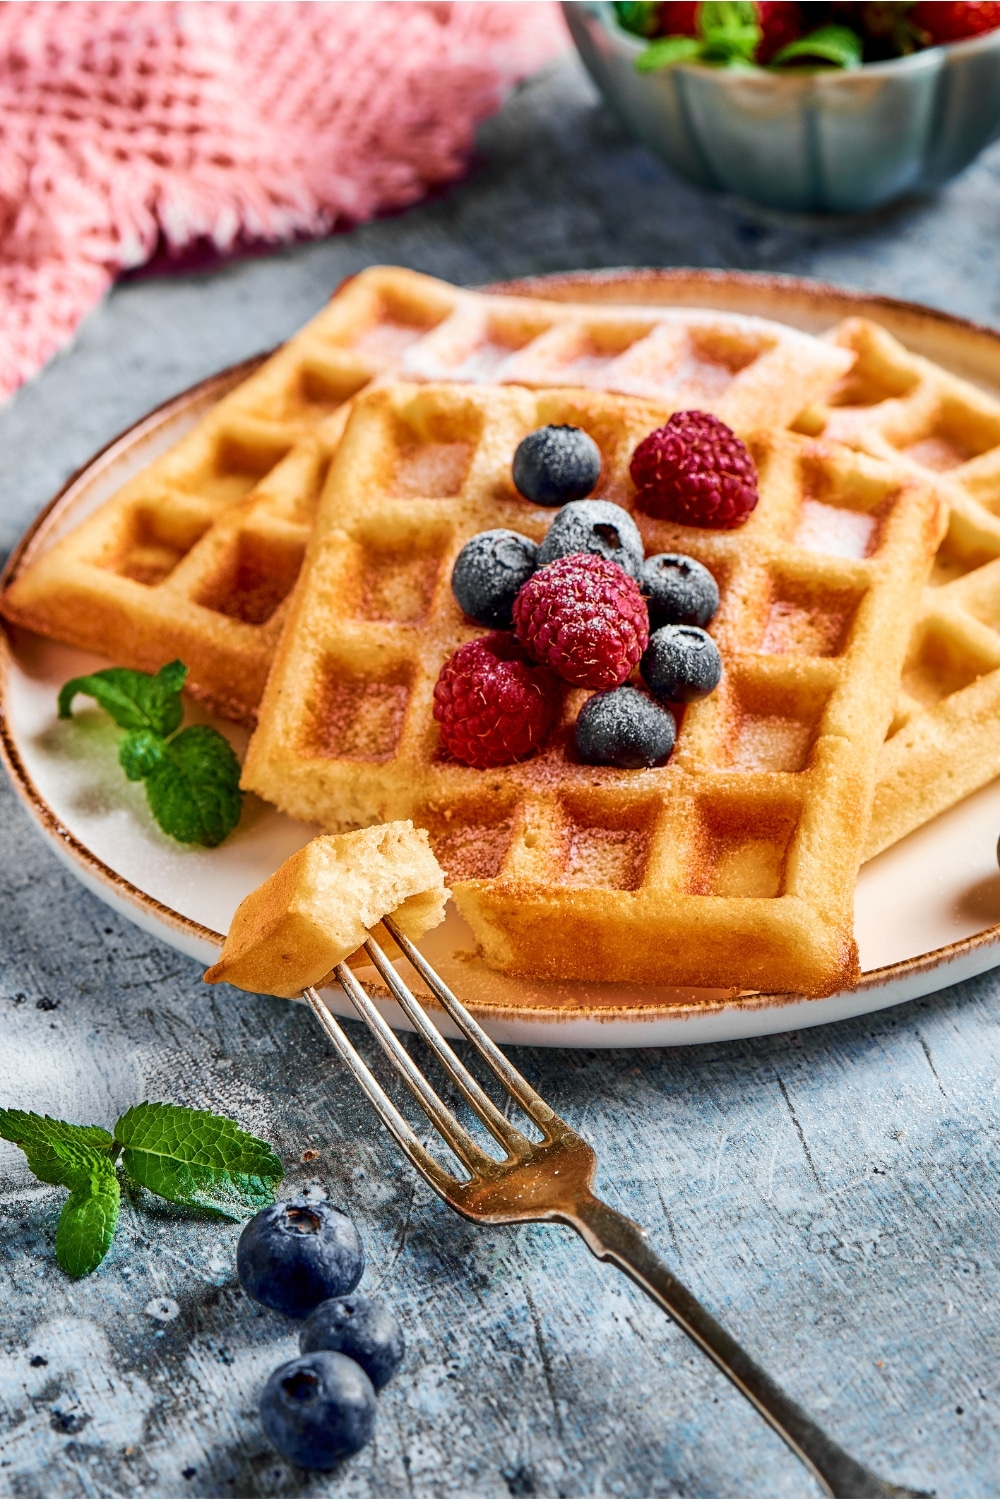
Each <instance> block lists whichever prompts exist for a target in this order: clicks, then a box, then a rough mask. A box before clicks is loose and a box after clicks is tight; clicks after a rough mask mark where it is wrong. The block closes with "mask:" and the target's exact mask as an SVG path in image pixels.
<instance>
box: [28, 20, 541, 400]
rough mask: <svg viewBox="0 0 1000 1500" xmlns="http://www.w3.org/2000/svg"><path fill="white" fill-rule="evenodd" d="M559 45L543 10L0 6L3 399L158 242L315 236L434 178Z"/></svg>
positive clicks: (455, 163) (448, 169)
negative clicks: (119, 275) (510, 90)
mask: <svg viewBox="0 0 1000 1500" xmlns="http://www.w3.org/2000/svg"><path fill="white" fill-rule="evenodd" d="M564 44H565V36H564V33H563V31H562V24H561V21H560V19H559V16H558V12H557V10H556V7H555V5H554V4H550V3H549V0H531V3H514V4H509V3H492V0H482V3H418V0H398V3H387V0H377V3H369V4H364V3H334V4H330V3H323V0H318V3H285V4H225V3H205V0H200V3H198V0H187V3H184V0H149V3H145V4H143V3H119V0H112V3H75V4H67V3H47V0H43V3H25V0H10V3H7V4H0V395H6V394H9V392H11V391H12V390H14V389H15V388H16V387H17V386H18V385H19V384H20V383H21V382H22V381H23V380H25V379H26V378H27V376H29V375H30V374H31V373H32V372H33V371H34V370H36V369H37V368H38V367H39V366H40V365H41V364H42V363H43V362H44V361H45V360H46V359H47V358H48V357H49V356H50V355H51V354H53V353H54V352H55V351H56V350H57V349H59V348H60V347H61V346H62V345H63V344H65V343H66V342H67V340H68V339H69V338H70V337H71V336H72V333H73V331H74V329H75V328H76V326H77V324H78V323H79V321H80V319H81V318H82V317H83V315H84V314H85V313H86V312H87V311H88V310H89V309H90V308H91V307H92V306H93V305H94V304H95V303H96V302H97V301H98V300H99V299H100V297H101V296H102V295H103V294H104V292H105V291H106V290H107V287H108V286H109V284H110V282H111V281H112V279H113V278H114V276H115V274H116V272H117V271H119V270H121V269H122V268H125V267H129V266H136V265H141V264H142V262H143V261H145V260H147V259H148V258H149V256H150V255H151V254H152V253H153V250H154V249H155V248H156V246H157V244H158V242H159V240H160V237H161V235H162V237H163V238H164V239H165V241H166V242H167V244H168V245H169V246H170V247H171V248H175V249H181V248H183V247H184V246H186V245H190V244H191V243H192V242H195V241H198V240H202V239H207V240H209V241H211V242H212V243H213V244H214V245H215V246H216V247H218V249H219V250H222V251H225V250H228V249H231V248H232V247H233V246H234V245H235V244H236V243H237V242H238V241H246V240H265V241H282V240H289V239H292V238H294V237H296V236H301V235H319V234H325V233H327V232H328V231H329V230H331V229H332V228H334V227H335V226H337V225H340V224H344V223H351V222H353V223H357V222H360V221H362V220H365V219H369V218H371V217H373V216H374V215H375V214H377V213H380V212H384V211H386V210H389V209H398V208H403V207H405V206H406V205H407V204H410V203H414V202H415V201H416V200H417V199H419V198H420V197H422V196H423V195H424V194H425V193H426V192H427V191H428V190H429V189H431V188H433V187H436V186H438V185H440V184H442V183H445V182H448V181H450V180H451V179H453V178H454V177H456V176H457V175H458V174H459V173H460V172H461V171H462V169H463V166H464V164H465V162H466V161H467V159H468V155H469V151H470V148H471V146H472V141H473V134H474V130H475V127H476V125H477V124H478V123H479V122H480V121H481V120H483V119H485V118H486V117H487V116H488V115H489V114H491V113H492V112H493V111H494V110H496V109H497V108H498V107H499V104H500V103H501V101H502V99H503V96H504V93H505V91H506V90H507V89H508V88H509V87H510V86H511V85H512V84H513V83H515V82H516V81H517V80H518V79H520V78H522V77H524V76H526V75H527V74H528V73H531V72H532V71H534V70H535V69H536V68H538V67H540V66H541V65H542V64H543V63H545V62H547V61H548V60H549V59H550V58H551V57H552V56H554V55H555V53H556V52H558V51H559V50H560V48H561V47H562V46H563V45H564Z"/></svg>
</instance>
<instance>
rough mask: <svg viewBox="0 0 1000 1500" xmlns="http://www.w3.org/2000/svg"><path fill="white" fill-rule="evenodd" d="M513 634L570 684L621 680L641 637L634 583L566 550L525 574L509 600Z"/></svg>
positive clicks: (640, 605) (644, 626) (642, 644)
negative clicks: (552, 559) (523, 581)
mask: <svg viewBox="0 0 1000 1500" xmlns="http://www.w3.org/2000/svg"><path fill="white" fill-rule="evenodd" d="M514 632H515V634H516V635H517V638H518V640H519V641H520V642H521V644H522V646H523V647H524V648H525V650H526V651H527V652H528V655H529V656H533V657H534V658H535V660H536V661H540V662H543V663H544V664H545V665H546V666H548V667H551V668H552V670H553V671H554V672H558V673H559V676H560V677H564V678H565V679H566V681H567V682H572V683H574V684H575V685H576V686H577V687H588V688H612V687H617V686H618V685H619V683H622V682H624V681H625V679H626V677H628V675H629V673H630V672H631V671H632V669H633V667H634V666H635V665H636V664H637V662H638V661H639V658H640V657H641V656H642V653H643V652H644V651H645V649H646V645H647V643H648V641H649V617H648V615H647V613H646V603H645V600H644V599H643V597H642V594H641V593H640V592H639V585H638V584H637V583H636V581H635V579H634V578H630V577H629V575H628V574H627V573H626V572H625V570H624V568H620V567H619V566H618V564H617V563H613V562H608V560H607V559H606V558H603V557H595V556H594V554H593V553H592V552H572V553H570V555H569V556H568V557H559V558H557V559H556V561H555V562H552V563H549V564H548V565H547V566H546V567H544V568H539V570H538V572H537V573H535V574H533V575H532V577H531V578H529V579H528V581H527V583H526V584H525V585H524V587H523V588H522V589H521V592H520V593H519V594H518V596H517V598H516V599H515V600H514Z"/></svg>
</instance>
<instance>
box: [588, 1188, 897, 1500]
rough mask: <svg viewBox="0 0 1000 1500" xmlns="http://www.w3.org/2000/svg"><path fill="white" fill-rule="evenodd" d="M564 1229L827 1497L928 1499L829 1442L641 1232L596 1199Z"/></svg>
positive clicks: (589, 1202) (623, 1216)
mask: <svg viewBox="0 0 1000 1500" xmlns="http://www.w3.org/2000/svg"><path fill="white" fill-rule="evenodd" d="M562 1217H563V1216H562V1215H560V1218H562ZM564 1222H565V1223H568V1224H570V1225H571V1226H572V1227H573V1228H574V1229H575V1230H576V1231H577V1233H578V1234H580V1235H581V1236H582V1238H583V1240H584V1242H585V1243H586V1245H587V1248H588V1249H589V1250H590V1251H591V1253H592V1254H594V1255H596V1256H597V1258H598V1260H609V1261H612V1262H613V1263H614V1265H616V1266H617V1267H618V1269H619V1270H620V1271H624V1272H625V1275H626V1276H628V1277H630V1278H631V1279H632V1281H634V1282H635V1283H636V1285H637V1286H640V1287H641V1288H642V1290H643V1291H644V1292H645V1293H646V1294H647V1296H649V1297H652V1299H653V1301H654V1302H658V1303H659V1305H660V1306H661V1307H662V1308H663V1310H664V1312H666V1313H669V1315H670V1316H671V1317H672V1318H673V1320H674V1321H675V1323H677V1324H678V1325H679V1327H681V1328H682V1329H683V1330H684V1332H685V1333H686V1334H687V1336H688V1338H690V1339H693V1340H694V1342H695V1343H696V1344H697V1345H698V1346H699V1348H701V1349H702V1350H703V1351H704V1352H705V1353H706V1354H707V1355H708V1357H709V1359H711V1360H713V1361H714V1362H715V1364H716V1365H717V1366H718V1367H719V1369H720V1370H721V1371H722V1373H723V1375H725V1376H726V1377H727V1378H728V1379H729V1380H731V1381H732V1383H733V1385H735V1387H736V1389H737V1390H738V1391H740V1393H741V1394H742V1395H744V1396H745V1397H746V1398H747V1400H748V1401H752V1402H753V1404H754V1406H755V1407H756V1408H757V1410H758V1411H759V1412H760V1414H761V1416H762V1417H763V1418H764V1420H765V1421H766V1422H769V1423H770V1425H771V1426H772V1427H773V1428H774V1430H775V1432H776V1433H777V1434H778V1436H779V1437H780V1438H783V1439H784V1441H785V1442H786V1443H787V1444H788V1446H789V1448H791V1450H792V1452H793V1453H794V1454H796V1456H797V1457H798V1458H800V1459H801V1460H802V1462H803V1463H804V1464H805V1465H806V1467H807V1468H808V1469H811V1470H812V1472H813V1474H814V1475H815V1476H816V1479H817V1480H818V1482H819V1483H820V1485H821V1486H822V1487H823V1490H824V1491H825V1492H826V1494H828V1495H838V1496H850V1497H858V1500H860V1497H863V1496H893V1495H912V1496H921V1495H923V1493H924V1492H923V1491H922V1490H907V1489H900V1488H898V1487H897V1486H896V1485H894V1484H889V1483H888V1481H887V1480H884V1479H880V1478H879V1477H878V1475H877V1474H873V1473H872V1472H871V1470H870V1469H866V1468H865V1467H864V1465H863V1464H859V1463H858V1462H857V1461H856V1460H855V1459H853V1458H852V1457H851V1456H850V1454H849V1453H845V1452H844V1450H843V1448H841V1447H840V1446H839V1445H838V1444H837V1443H835V1442H834V1441H833V1439H832V1438H831V1437H828V1436H827V1434H826V1433H825V1432H824V1431H823V1429H822V1428H821V1427H818V1426H817V1425H816V1423H815V1422H814V1421H813V1420H812V1418H811V1417H809V1416H807V1414H806V1413H805V1412H804V1411H803V1410H802V1408H801V1406H799V1405H798V1403H797V1402H795V1401H793V1400H792V1399H791V1398H790V1397H789V1396H786V1395H785V1393H784V1391H783V1390H782V1389H781V1387H780V1386H778V1385H776V1384H775V1382H774V1381H773V1380H772V1379H771V1377H770V1375H768V1374H767V1372H766V1371H765V1370H763V1369H761V1367H760V1365H759V1364H758V1363H757V1361H756V1360H754V1359H751V1357H750V1355H749V1354H748V1353H747V1352H746V1350H745V1349H743V1348H741V1346H740V1345H739V1344H738V1343H737V1342H736V1340H735V1339H734V1338H733V1337H732V1335H731V1334H729V1333H727V1332H726V1330H725V1329H724V1328H723V1326H722V1324H721V1323H718V1322H716V1320H715V1318H713V1317H712V1314H711V1313H710V1312H709V1311H708V1309H707V1308H705V1307H702V1305H701V1303H700V1302H699V1301H698V1299H697V1297H695V1296H694V1295H693V1293H691V1292H689V1291H688V1289H687V1287H686V1286H685V1285H684V1283H683V1282H681V1281H678V1279H677V1277H676V1276H675V1275H674V1273H673V1272H672V1271H671V1270H670V1268H669V1267H668V1266H667V1265H666V1263H665V1262H664V1261H662V1260H661V1259H660V1257H659V1256H658V1255H657V1254H656V1251H655V1250H653V1248H652V1247H651V1245H650V1243H649V1237H648V1235H647V1234H646V1231H645V1230H644V1229H643V1228H641V1226H640V1225H638V1224H636V1223H634V1222H633V1221H632V1220H631V1219H627V1218H626V1217H625V1215H624V1214H620V1213H618V1212H617V1211H616V1210H615V1209H613V1208H609V1206H608V1205H607V1204H606V1203H602V1202H601V1200H600V1199H599V1198H594V1197H589V1198H584V1199H583V1200H582V1201H580V1202H579V1203H578V1204H577V1205H576V1209H575V1211H574V1213H573V1214H572V1215H567V1216H566V1217H565V1219H564Z"/></svg>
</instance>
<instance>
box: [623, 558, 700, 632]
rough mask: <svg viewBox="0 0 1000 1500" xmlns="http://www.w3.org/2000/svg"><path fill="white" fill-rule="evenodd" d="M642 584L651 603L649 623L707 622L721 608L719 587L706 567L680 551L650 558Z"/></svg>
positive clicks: (647, 599) (648, 602) (653, 625)
mask: <svg viewBox="0 0 1000 1500" xmlns="http://www.w3.org/2000/svg"><path fill="white" fill-rule="evenodd" d="M639 586H640V588H641V589H642V592H643V594H644V595H645V596H646V603H647V604H648V605H649V625H650V629H651V630H656V629H658V627H659V626H660V625H707V624H708V623H709V621H710V620H711V619H712V617H713V615H714V614H715V612H716V610H717V609H718V607H719V586H718V584H717V583H716V581H715V579H714V578H713V577H712V575H711V573H710V572H709V571H708V569H707V568H705V567H703V566H702V564H701V563H700V562H695V560H694V558H693V557H685V556H684V555H683V554H682V553H680V552H658V553H657V554H656V556H655V557H647V558H646V561H645V562H644V563H643V565H642V569H641V571H640V573H639Z"/></svg>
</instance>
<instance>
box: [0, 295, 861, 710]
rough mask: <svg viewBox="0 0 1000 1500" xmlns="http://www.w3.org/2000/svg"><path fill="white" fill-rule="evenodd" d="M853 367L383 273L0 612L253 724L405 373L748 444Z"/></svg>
mask: <svg viewBox="0 0 1000 1500" xmlns="http://www.w3.org/2000/svg"><path fill="white" fill-rule="evenodd" d="M853 357H854V356H853V354H852V353H850V352H848V351H845V350H843V349H839V348H836V347H834V346H832V345H830V344H829V343H824V342H823V341H822V340H819V339H815V338H811V337H810V336H808V335H806V334H802V333H798V332H796V331H795V330H794V329H791V328H786V327H784V326H783V325H781V324H778V323H772V322H768V321H766V320H764V319H759V318H747V317H740V316H738V315H736V314H729V313H719V312H711V311H708V310H705V309H701V310H696V309H689V308H669V307H663V308H642V307H629V308H616V307H608V306H606V305H601V306H596V305H595V306H577V305H574V304H571V303H559V302H543V301H539V300H530V299H524V298H514V297H504V296H500V295H488V294H485V293H479V292H471V291H464V290H461V289H459V288H457V287H453V286H449V285H448V284H447V283H446V282H442V281H436V280H435V279H434V278H432V277H429V276H421V275H419V274H417V273H416V272H412V271H407V270H402V269H400V268H397V267H391V266H381V267H372V268H370V269H369V270H367V271H363V272H362V273H361V274H360V275H358V276H355V277H353V278H352V279H351V280H350V281H348V282H347V283H345V285H344V286H343V287H342V288H341V289H340V291H338V292H337V293H336V294H335V296H334V297H333V299H332V300H331V302H330V303H329V305H328V306H327V307H326V308H324V309H323V311H322V312H321V313H319V314H318V316H317V317H315V318H314V319H313V320H312V322H310V323H308V324H307V325H306V327H305V328H303V329H302V331H301V332H300V333H298V334H296V335H295V337H294V338H292V339H291V340H290V341H289V342H288V343H287V344H286V345H285V346H284V347H283V348H282V349H281V350H279V351H278V353H277V354H275V355H273V356H272V357H271V358H270V359H268V360H267V361H266V362H265V363H264V364H263V365H261V366H260V368H259V369H257V370H256V371H255V372H254V373H253V374H252V375H251V376H250V377H249V378H248V379H246V380H244V381H242V382H241V383H240V384H239V385H237V386H236V388H235V389H233V390H232V391H230V392H229V393H228V395H226V396H225V397H224V398H223V399H222V400H221V401H220V402H219V403H218V404H217V405H216V406H214V407H213V408H212V409H211V410H209V411H208V412H207V413H206V414H205V415H203V416H202V417H201V419H200V420H199V421H198V423H197V424H196V425H195V427H194V428H193V430H192V431H191V432H189V433H188V434H187V435H186V436H184V437H183V438H182V439H181V440H180V442H179V443H177V444H176V445H175V446H174V447H173V448H171V449H170V450H169V451H168V452H166V453H164V454H162V455H161V456H160V457H158V458H156V459H155V460H154V461H153V462H152V463H150V464H148V465H147V466H146V468H144V469H143V470H142V472H141V473H139V474H137V475H136V476H135V477H134V478H132V479H130V480H129V481H128V483H126V484H125V485H124V486H123V487H122V488H121V489H120V490H119V491H118V492H117V493H116V494H114V495H113V496H112V497H111V498H110V499H108V500H107V501H106V502H105V503H104V504H103V505H102V506H101V507H100V508H99V509H98V510H97V511H96V512H95V513H94V514H93V515H92V516H90V517H89V519H87V520H85V521H84V522H83V523H82V524H81V525H80V526H78V527H77V528H75V529H74V530H73V531H72V532H70V533H69V534H68V535H66V536H65V537H63V538H62V539H61V540H59V541H58V542H56V543H55V544H54V545H53V546H51V547H49V548H48V549H47V550H45V551H43V552H42V553H40V555H39V556H37V557H33V558H32V559H31V560H30V561H29V563H28V565H27V566H25V567H22V569H21V570H20V572H19V574H18V576H17V578H16V579H15V581H14V583H13V585H12V586H11V587H10V588H9V589H8V590H7V593H6V594H5V596H4V599H3V601H2V606H0V608H2V612H3V614H4V616H5V617H6V618H7V619H8V620H10V621H12V622H14V623H16V624H20V625H24V626H27V627H29V628H30V629H32V630H36V631H38V632H40V633H41V634H42V635H48V636H52V637H54V638H56V639H57V640H61V641H65V642H67V643H69V644H71V645H75V646H80V647H82V648H84V649H85V650H90V651H96V652H99V653H101V654H102V655H104V656H107V657H108V658H109V659H110V660H112V661H114V662H116V663H117V664H118V665H121V666H130V667H138V668H140V669H144V670H150V671H155V670H156V669H157V668H158V667H160V666H162V665H163V663H164V662H166V661H169V660H171V659H172V658H174V657H180V658H181V659H182V660H183V661H184V662H185V663H186V664H187V666H188V669H189V675H188V682H187V685H188V690H189V691H190V692H191V693H193V694H194V695H195V696H196V697H198V698H200V699H201V700H202V701H203V702H204V703H205V704H206V705H207V706H208V707H209V708H211V709H213V710H214V711H215V712H217V713H219V714H222V715H223V716H225V717H227V718H230V719H234V720H236V721H239V722H244V723H253V721H254V718H255V715H256V709H257V704H258V702H259V700H260V694H261V691H262V689H263V684H264V680H265V678H266V676H267V671H268V668H269V666H270V662H271V658H272V655H273V653H274V647H275V643H276V641H277V639H278V635H279V634H280V631H281V626H282V623H283V620H284V615H285V612H286V610H287V600H288V596H289V594H290V592H291V589H292V587H293V585H294V583H295V579H296V576H297V574H298V569H299V566H300V563H301V559H302V555H303V551H304V549H305V543H306V541H307V539H308V536H309V531H310V527H311V524H312V518H313V514H314V510H315V503H316V498H317V496H318V494H319V490H320V487H321V484H322V480H323V476H324V474H325V470H326V466H327V465H328V463H329V460H330V456H331V454H332V453H333V452H334V451H335V449H336V445H337V442H338V440H339V437H340V433H341V431H342V428H343V422H344V420H345V418H346V414H347V410H348V405H349V402H350V400H351V398H352V397H353V396H354V395H355V394H356V393H357V392H358V391H359V390H361V389H362V388H363V387H364V386H365V385H366V384H367V383H368V382H370V381H371V380H373V379H374V378H376V377H378V376H380V375H383V374H384V373H385V372H386V371H389V370H392V369H393V368H395V367H396V366H398V365H400V362H402V366H403V367H404V368H406V369H407V370H408V371H409V378H413V379H438V378H441V374H442V372H444V373H445V374H446V375H447V378H449V379H451V380H469V381H478V382H482V381H486V382H489V383H496V382H500V383H503V382H510V383H517V384H522V385H529V386H538V387H543V388H544V387H545V386H552V385H559V386H561V385H581V386H588V385H589V386H602V385H603V386H607V387H608V388H609V389H613V390H620V391H623V392H625V393H634V394H639V395H643V396H646V397H650V398H653V399H655V400H657V401H660V402H670V403H671V406H672V408H673V407H679V406H684V405H691V404H695V405H699V406H703V407H707V408H708V409H710V410H712V411H715V412H717V414H718V415H720V416H721V417H723V418H724V419H725V420H726V421H728V422H730V424H731V425H733V426H734V427H736V428H737V429H738V430H739V431H745V430H749V429H751V428H753V427H755V426H757V425H759V423H760V422H761V421H764V420H766V421H767V423H768V425H778V426H781V425H787V424H788V423H790V422H792V421H793V419H794V418H795V416H796V414H797V413H798V411H799V409H800V408H801V406H802V405H803V403H805V402H808V401H812V400H814V399H816V398H818V397H820V396H821V395H822V393H823V392H824V391H826V390H827V389H828V388H829V386H830V384H831V382H833V381H834V380H835V379H837V378H838V377H839V376H841V375H842V374H843V373H844V372H845V371H846V370H847V369H848V367H849V366H850V364H851V362H852V360H853Z"/></svg>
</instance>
